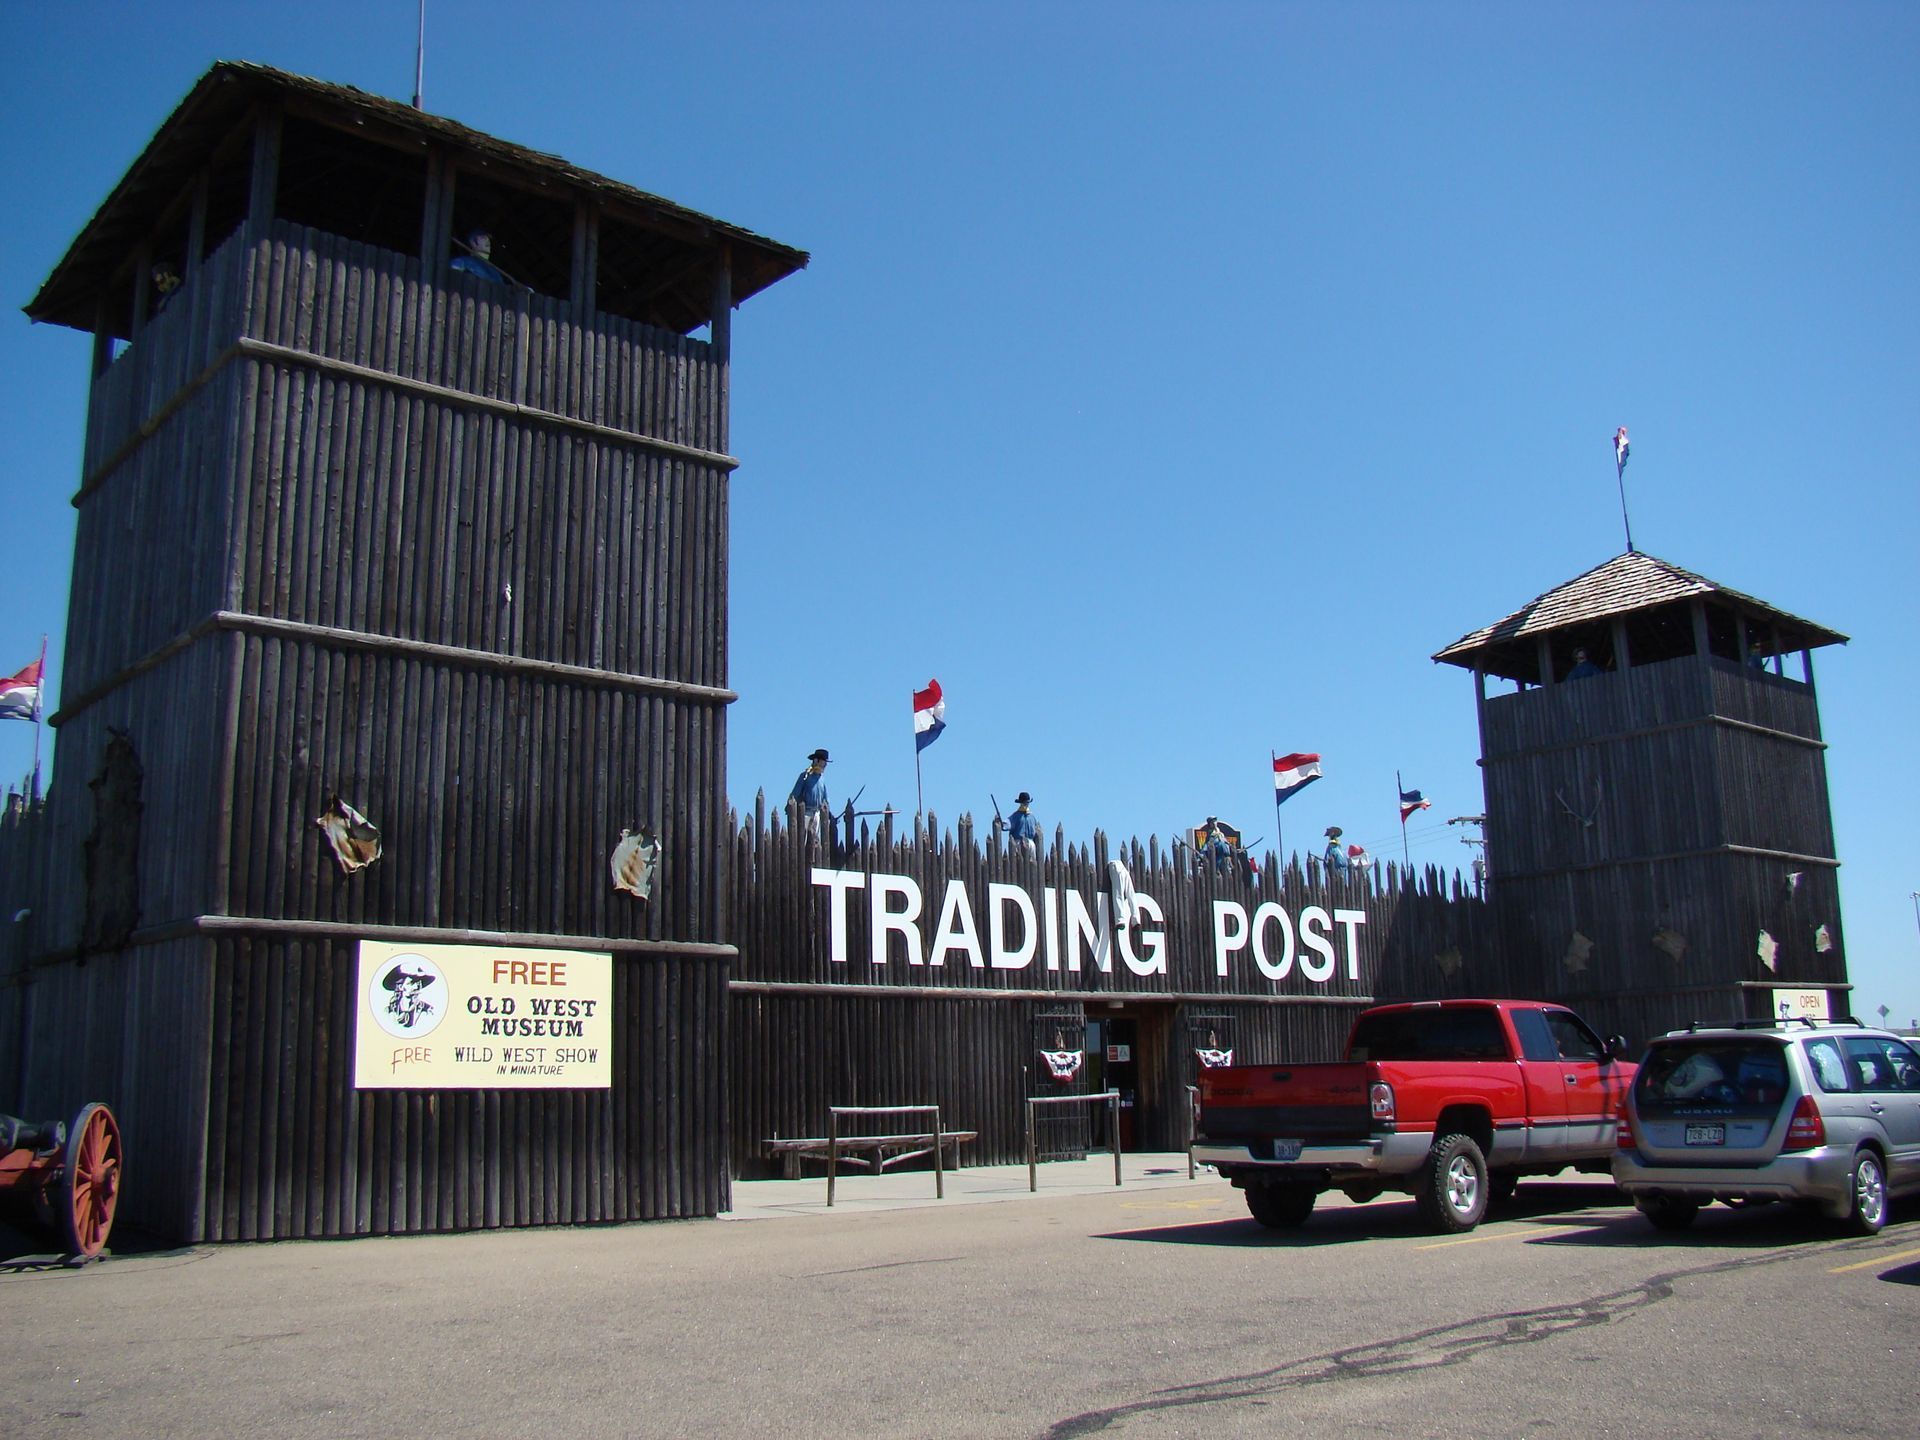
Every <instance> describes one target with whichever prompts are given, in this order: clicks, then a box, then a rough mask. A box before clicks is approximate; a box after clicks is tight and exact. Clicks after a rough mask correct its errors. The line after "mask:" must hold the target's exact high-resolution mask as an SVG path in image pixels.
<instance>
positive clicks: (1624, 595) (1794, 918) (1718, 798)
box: [1433, 551, 1848, 1040]
mask: <svg viewBox="0 0 1920 1440" xmlns="http://www.w3.org/2000/svg"><path fill="white" fill-rule="evenodd" d="M1845 639H1846V637H1845V636H1844V635H1839V634H1836V633H1835V632H1834V631H1831V630H1828V629H1825V628H1824V627H1822V626H1819V625H1815V624H1813V623H1811V622H1809V621H1806V620H1802V619H1799V618H1797V617H1796V616H1793V615H1789V614H1788V613H1786V612H1785V611H1784V610H1780V609H1778V608H1776V607H1774V606H1772V605H1769V604H1767V603H1765V602H1764V601H1761V600H1756V599H1754V598H1753V597H1752V596H1750V595H1743V594H1741V593H1740V592H1739V591H1737V590H1731V589H1728V588H1727V587H1726V586H1724V585H1720V584H1717V583H1716V582H1714V581H1712V580H1708V579H1705V578H1703V577H1702V576H1699V575H1696V574H1693V573H1692V572H1690V571H1687V570H1683V569H1681V568H1680V567H1679V566H1677V565H1671V564H1668V563H1667V562H1666V561H1664V560H1659V559H1656V558H1654V557H1653V556H1651V555H1644V554H1640V553H1638V552H1635V551H1628V552H1627V553H1626V554H1623V555H1618V556H1616V557H1614V558H1613V559H1611V560H1609V561H1607V562H1606V563H1605V564H1603V565H1599V566H1596V567H1595V568H1594V569H1592V570H1589V571H1588V572H1587V573H1586V574H1584V575H1581V576H1578V577H1577V578H1575V579H1573V580H1570V581H1568V582H1567V583H1566V584H1564V585H1560V586H1558V587H1556V588H1554V589H1552V590H1549V591H1548V592H1547V593H1546V594H1544V595H1541V596H1539V597H1537V598H1536V599H1534V600H1532V601H1530V602H1529V603H1528V604H1527V605H1525V606H1523V607H1522V608H1521V609H1519V610H1516V611H1515V612H1514V613H1513V614H1511V615H1509V616H1507V617H1506V618H1505V619H1503V620H1499V621H1497V622H1495V623H1494V624H1492V625H1488V626H1486V627H1485V628H1483V629H1480V630H1476V631H1474V632H1473V633H1472V634H1469V635H1466V636H1463V637H1462V638H1461V639H1459V640H1457V641H1455V642H1454V643H1453V644H1451V645H1449V646H1447V647H1446V648H1445V649H1444V650H1441V651H1440V652H1439V653H1438V654H1437V655H1435V656H1434V657H1433V658H1434V659H1435V660H1440V661H1445V662H1447V663H1448V664H1453V665H1459V666H1462V667H1464V668H1466V669H1469V670H1471V671H1473V674H1474V686H1475V694H1476V696H1477V700H1478V706H1479V716H1480V745H1481V757H1482V758H1481V762H1480V763H1481V766H1482V770H1483V778H1484V783H1485V787H1486V802H1487V818H1486V838H1487V858H1488V867H1489V871H1490V881H1489V884H1490V891H1489V898H1490V899H1491V900H1492V901H1493V902H1494V906H1495V909H1496V911H1497V913H1498V916H1499V922H1500V932H1501V935H1502V937H1503V945H1504V948H1505V950H1506V952H1507V953H1506V955H1505V957H1504V962H1505V968H1506V969H1507V973H1508V974H1509V975H1511V976H1515V977H1526V978H1524V979H1520V980H1518V982H1517V983H1522V984H1528V983H1529V982H1537V984H1534V985H1533V988H1535V989H1537V992H1538V993H1540V994H1542V995H1545V996H1552V997H1554V998H1559V999H1564V1000H1568V1001H1575V1002H1578V1003H1579V1004H1580V1005H1581V1006H1582V1007H1583V1008H1585V1009H1586V1010H1588V1011H1589V1012H1591V1013H1593V1014H1594V1015H1595V1016H1596V1018H1598V1019H1599V1020H1600V1021H1601V1022H1602V1023H1605V1024H1607V1025H1608V1026H1609V1027H1610V1028H1612V1029H1614V1030H1618V1031H1621V1032H1623V1033H1626V1034H1627V1035H1629V1036H1630V1037H1632V1038H1634V1039H1635V1040H1643V1039H1645V1038H1646V1037H1647V1036H1648V1035H1649V1034H1650V1033H1656V1032H1658V1031H1659V1030H1662V1029H1665V1028H1668V1027H1671V1026H1673V1025H1676V1024H1683V1023H1686V1022H1687V1021H1689V1020H1691V1019H1695V1018H1699V1019H1726V1018H1731V1017H1759V1016H1765V1015H1768V1014H1771V1013H1773V1007H1774V1006H1775V1004H1776V1003H1777V1000H1776V996H1775V994H1774V992H1776V991H1781V992H1790V991H1826V992H1829V999H1830V1003H1831V1006H1832V1009H1833V1012H1834V1013H1844V1012H1845V1011H1846V1009H1847V1005H1846V1000H1845V992H1846V990H1847V989H1848V986H1847V976H1846V962H1845V948H1844V944H1843V939H1842V933H1841V926H1840V903H1839V888H1838V879H1837V874H1836V872H1837V870H1838V867H1839V863H1840V862H1839V861H1838V860H1837V859H1836V858H1835V854H1834V841H1833V822H1832V818H1831V813H1830V810H1829V807H1828V802H1827V773H1826V757H1825V752H1826V744H1825V742H1824V741H1823V740H1822V739H1821V736H1820V712H1819V707H1818V705H1817V703H1816V697H1815V692H1814V682H1813V651H1814V650H1815V649H1817V648H1819V647H1820V646H1822V645H1831V644H1836V643H1844V641H1845ZM1789 656H1793V657H1795V659H1794V663H1793V664H1792V665H1789V664H1788V660H1787V657H1789ZM1789 670H1793V671H1797V672H1798V673H1794V674H1790V673H1788V672H1789ZM1490 677H1497V678H1498V679H1503V680H1508V681H1511V682H1513V685H1514V689H1513V690H1512V691H1511V692H1508V693H1499V694H1490V693H1489V686H1488V681H1489V678H1490Z"/></svg>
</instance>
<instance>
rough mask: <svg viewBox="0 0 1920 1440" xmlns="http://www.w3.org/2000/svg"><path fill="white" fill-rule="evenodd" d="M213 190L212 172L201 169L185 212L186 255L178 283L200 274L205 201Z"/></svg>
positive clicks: (205, 235)
mask: <svg viewBox="0 0 1920 1440" xmlns="http://www.w3.org/2000/svg"><path fill="white" fill-rule="evenodd" d="M212 189H213V175H212V172H211V171H209V170H208V169H206V168H205V167H202V169H201V171H200V173H199V174H198V175H196V176H195V177H194V180H193V201H192V205H191V208H190V209H189V210H188V211H187V253H186V255H185V257H184V258H183V259H182V262H181V265H180V281H181V283H182V284H185V283H186V282H187V281H189V280H191V279H193V277H194V276H196V275H198V274H199V273H200V262H201V261H202V260H204V259H206V253H205V252H206V248H207V199H208V195H209V194H210V192H211V191H212Z"/></svg>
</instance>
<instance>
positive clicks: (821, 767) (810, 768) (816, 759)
mask: <svg viewBox="0 0 1920 1440" xmlns="http://www.w3.org/2000/svg"><path fill="white" fill-rule="evenodd" d="M787 804H788V805H798V806H799V807H800V813H801V815H802V817H803V818H804V819H805V821H806V826H807V834H809V835H818V834H819V833H820V827H821V826H822V825H824V824H826V823H827V752H826V751H825V750H816V751H814V752H813V753H812V754H811V755H809V756H807V768H806V769H804V770H802V771H801V772H800V778H799V779H798V780H795V781H794V782H793V789H792V790H791V791H790V792H789V793H788V795H787Z"/></svg>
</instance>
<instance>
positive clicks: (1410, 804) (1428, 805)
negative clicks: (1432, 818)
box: [1400, 790, 1433, 825]
mask: <svg viewBox="0 0 1920 1440" xmlns="http://www.w3.org/2000/svg"><path fill="white" fill-rule="evenodd" d="M1432 808H1433V802H1432V801H1431V800H1429V799H1427V798H1426V796H1424V795H1422V794H1421V793H1420V792H1419V791H1418V790H1402V791H1401V792H1400V823H1401V824H1402V825H1404V824H1406V823H1407V817H1408V816H1409V815H1411V814H1413V812H1414V811H1416V810H1431V809H1432Z"/></svg>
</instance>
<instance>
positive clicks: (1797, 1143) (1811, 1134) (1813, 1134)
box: [1780, 1095, 1827, 1150]
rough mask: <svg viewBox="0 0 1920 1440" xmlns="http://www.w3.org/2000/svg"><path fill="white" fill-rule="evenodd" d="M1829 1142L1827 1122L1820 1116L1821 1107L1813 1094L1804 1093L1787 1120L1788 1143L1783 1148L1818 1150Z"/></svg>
mask: <svg viewBox="0 0 1920 1440" xmlns="http://www.w3.org/2000/svg"><path fill="white" fill-rule="evenodd" d="M1826 1143H1827V1122H1826V1121H1825V1120H1823V1119H1821V1118H1820V1107H1819V1106H1818V1105H1816V1104H1814V1103H1813V1096H1811V1095H1802V1096H1801V1097H1800V1103H1799V1104H1798V1105H1796V1106H1794V1107H1793V1118H1792V1119H1791V1120H1789V1121H1788V1122H1787V1143H1786V1144H1784V1145H1782V1146H1781V1147H1780V1148H1781V1149H1782V1150H1817V1149H1819V1148H1820V1147H1821V1146H1822V1145H1824V1144H1826Z"/></svg>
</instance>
